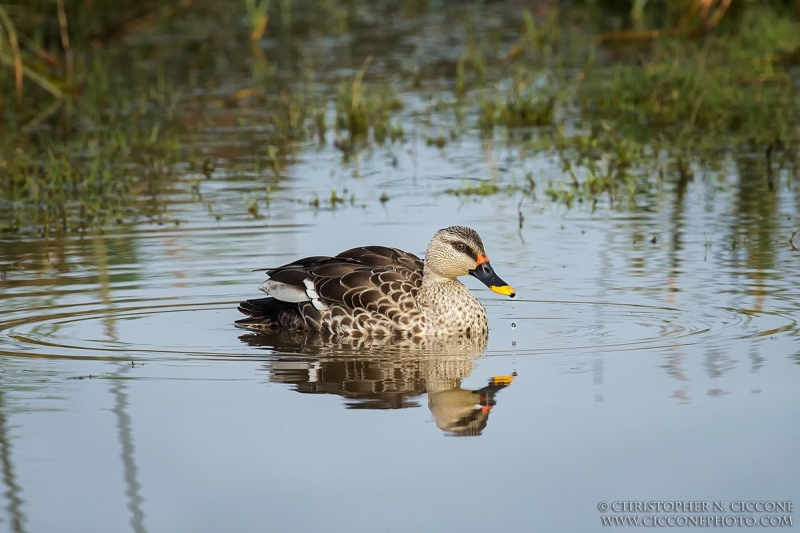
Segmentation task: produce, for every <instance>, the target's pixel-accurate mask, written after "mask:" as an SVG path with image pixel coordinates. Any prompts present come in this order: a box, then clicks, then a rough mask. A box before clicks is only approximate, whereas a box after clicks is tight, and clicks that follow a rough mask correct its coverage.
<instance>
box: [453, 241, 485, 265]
mask: <svg viewBox="0 0 800 533" xmlns="http://www.w3.org/2000/svg"><path fill="white" fill-rule="evenodd" d="M451 244H452V245H453V248H455V249H456V252H459V253H462V254H467V255H468V256H470V257H471V258H472V259H474V260H475V261H477V260H478V254H477V253H475V250H473V249H472V247H471V246H470V245H468V244H466V243H463V242H454V243H451ZM459 244H461V245H463V246H464V249H463V250H459V249H458V245H459Z"/></svg>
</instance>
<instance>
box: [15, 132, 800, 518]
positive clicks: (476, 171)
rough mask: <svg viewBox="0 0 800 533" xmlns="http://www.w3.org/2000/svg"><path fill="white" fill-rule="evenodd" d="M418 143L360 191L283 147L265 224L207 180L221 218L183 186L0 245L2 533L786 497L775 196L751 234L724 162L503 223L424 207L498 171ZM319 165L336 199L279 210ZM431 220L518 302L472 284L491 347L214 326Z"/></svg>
mask: <svg viewBox="0 0 800 533" xmlns="http://www.w3.org/2000/svg"><path fill="white" fill-rule="evenodd" d="M411 147H412V149H413V150H414V151H416V153H415V155H414V160H415V162H412V161H411V156H409V155H408V154H403V153H402V152H400V153H399V154H398V156H399V157H400V163H399V164H398V165H397V166H396V167H395V166H391V165H389V164H387V163H386V159H387V158H386V157H385V154H381V153H379V152H376V153H375V154H374V155H373V156H372V157H370V158H365V160H363V161H361V166H360V169H359V172H360V174H361V176H362V177H354V176H353V174H354V171H353V168H352V167H348V166H346V165H344V166H343V165H342V164H341V162H340V161H339V160H338V158H337V155H336V154H335V152H334V151H333V149H327V150H324V151H323V152H322V153H318V152H317V153H315V152H306V153H305V154H304V155H303V156H302V157H301V158H300V161H299V162H298V164H297V165H296V166H293V167H292V168H290V169H289V170H288V171H287V172H288V176H287V178H286V183H287V185H286V187H285V188H283V189H281V190H280V191H278V192H276V193H274V195H273V198H272V201H271V204H270V206H269V208H268V209H267V210H266V211H265V212H262V214H263V215H264V218H261V219H258V220H255V219H252V218H248V216H247V214H246V210H245V209H244V208H243V206H242V204H241V200H240V197H241V189H242V188H247V186H251V187H256V186H258V185H257V184H258V178H257V177H253V179H252V183H242V182H241V180H238V181H230V180H227V179H226V178H225V177H224V176H222V175H220V176H216V177H213V178H212V179H211V180H208V181H206V182H203V183H202V185H201V191H202V192H203V193H204V195H205V197H204V198H206V199H207V198H209V197H213V198H214V201H215V202H216V204H217V205H229V206H230V207H229V208H228V209H227V210H226V211H224V212H223V214H224V216H223V217H222V218H221V219H220V220H216V218H215V217H213V216H211V215H210V214H209V212H208V210H207V209H206V207H205V205H204V204H203V203H202V202H198V201H196V200H195V201H192V199H191V194H190V192H189V191H188V190H185V191H180V190H179V191H177V192H176V193H175V194H174V195H172V196H171V197H170V202H171V203H172V206H171V208H170V209H171V211H170V212H171V213H172V216H173V218H174V219H177V220H179V221H180V223H179V224H177V225H176V224H175V223H172V222H170V223H166V224H164V225H157V224H141V225H134V226H130V227H125V228H121V229H115V230H110V231H108V232H106V233H103V234H95V235H87V236H84V237H71V238H68V239H66V240H62V241H51V242H49V243H48V244H46V245H44V244H42V241H41V239H31V240H29V241H25V240H23V241H21V242H5V243H4V247H3V250H4V254H5V257H4V258H3V259H4V261H5V264H6V272H5V279H4V281H2V287H3V290H2V292H0V298H1V299H2V307H3V313H2V315H0V317H1V318H0V335H1V336H0V353H2V359H0V364H2V388H1V389H0V390H2V397H1V399H2V409H0V411H1V412H2V419H0V431H1V432H2V433H1V434H0V443H1V444H2V447H1V448H0V452H1V453H2V471H3V485H4V490H3V496H2V506H3V508H4V515H3V518H2V520H3V521H2V522H1V523H2V525H3V528H4V529H6V530H9V531H76V532H77V531H82V532H83V531H124V530H128V529H133V530H134V531H222V530H237V531H257V530H259V531H260V530H264V529H265V528H267V529H269V530H274V531H290V530H291V531H309V530H317V529H326V530H330V531H350V530H367V531H384V530H385V531H412V530H414V531H416V530H420V529H421V530H425V531H443V530H451V529H455V528H466V527H469V528H476V527H477V528H488V527H499V525H502V529H504V530H508V531H529V530H531V529H533V528H540V529H545V530H548V531H576V530H581V531H591V530H597V529H601V528H602V526H601V524H600V516H601V513H600V512H599V511H597V505H598V503H599V502H601V501H606V502H613V501H621V500H635V501H649V500H700V501H717V502H725V503H726V505H728V504H730V502H733V501H735V500H782V501H784V500H792V499H793V498H795V497H796V495H797V492H798V482H797V475H796V474H797V471H798V470H797V468H798V466H800V464H799V462H798V459H797V454H796V448H797V444H798V442H799V441H800V430H798V428H797V425H796V424H794V423H793V422H792V421H793V420H795V419H796V417H797V415H798V410H799V409H798V406H800V401H799V400H800V392H798V391H800V388H798V387H797V382H798V378H800V375H799V373H800V366H798V361H800V351H799V349H798V346H800V344H798V334H799V333H800V328H799V327H798V324H797V317H798V304H799V303H800V289H798V287H799V286H800V285H798V283H797V281H798V274H797V272H798V268H797V266H798V263H797V261H798V252H797V250H796V249H793V248H792V247H791V245H790V243H789V241H788V238H789V236H790V235H791V232H792V231H794V229H793V228H796V227H797V226H796V224H797V222H796V221H797V216H798V212H797V207H796V206H797V197H796V194H795V193H794V191H793V190H792V189H789V188H786V187H783V188H781V190H780V191H779V192H777V193H775V194H774V197H773V199H772V201H773V202H774V203H775V205H774V209H773V211H772V213H768V214H766V215H760V214H750V212H749V211H748V207H747V206H749V205H756V206H757V205H759V203H758V201H757V198H755V197H747V196H746V193H742V191H741V187H738V186H737V182H738V180H740V179H742V178H741V176H738V175H736V174H735V173H731V175H730V176H728V178H727V179H726V180H725V183H724V184H723V185H724V186H720V184H719V183H718V182H713V181H706V180H704V179H702V177H698V178H697V179H696V180H695V182H693V183H691V184H690V185H689V187H688V189H687V191H686V193H685V195H684V196H683V198H682V201H681V203H680V204H678V200H676V198H677V195H676V194H675V192H674V191H672V190H671V189H670V187H669V186H665V190H664V192H663V194H662V195H660V196H659V197H657V198H655V199H652V200H650V206H649V208H648V209H641V210H639V211H636V212H633V213H631V212H628V211H625V212H618V211H614V210H611V209H609V208H608V207H607V206H603V205H601V206H600V208H598V209H596V210H595V211H594V212H592V210H591V209H589V208H588V207H586V208H584V207H581V206H578V208H576V209H573V210H566V209H565V208H563V207H561V206H558V205H557V204H552V203H550V202H549V200H544V199H537V200H535V201H532V200H527V201H526V202H523V204H522V208H521V210H522V212H523V214H524V217H525V219H524V224H523V228H522V230H521V232H519V233H518V231H517V227H518V213H517V204H518V201H519V198H518V197H515V196H507V195H503V194H501V195H496V196H492V197H488V198H478V199H468V200H464V199H463V198H458V197H454V196H452V195H448V194H443V193H441V192H440V191H442V190H444V189H446V188H447V187H448V186H449V184H450V183H451V182H452V181H454V180H453V179H452V178H450V176H463V175H466V176H471V175H480V173H481V172H483V171H485V170H482V169H486V168H487V167H488V168H489V171H492V168H493V165H494V164H495V163H494V162H493V161H495V160H494V159H493V158H491V157H488V158H487V154H491V153H492V147H491V146H489V147H487V146H485V145H484V146H483V147H482V146H481V141H479V140H478V139H477V138H473V139H472V140H470V141H464V142H463V143H462V144H460V145H457V146H451V147H449V148H448V149H447V150H446V151H445V152H439V150H438V149H435V148H430V147H427V146H421V145H420V144H419V143H418V144H416V145H414V144H412V145H411ZM512 156H513V154H512ZM529 164H534V163H529ZM539 164H541V168H542V169H544V170H541V172H548V170H547V168H548V167H547V162H546V161H540V162H539ZM414 165H416V167H415V166H414ZM331 169H333V172H332V171H331ZM331 173H333V174H335V177H334V178H333V180H334V182H335V183H334V186H340V187H346V188H347V189H348V191H352V192H353V194H355V195H356V197H357V199H356V201H355V205H349V204H348V203H346V204H345V205H339V206H337V207H336V208H335V209H331V208H322V209H315V208H313V207H310V206H308V205H307V204H305V203H298V202H296V201H294V199H295V198H296V197H298V196H299V195H301V194H302V191H309V190H320V191H324V188H325V187H328V186H329V185H326V181H327V180H330V179H331V178H330V175H331ZM507 174H509V175H510V172H508V173H507ZM501 179H512V178H510V177H509V176H508V175H505V176H501ZM187 187H188V186H187ZM383 191H385V192H386V193H387V194H388V196H389V197H390V200H389V201H388V202H386V203H381V202H380V201H379V200H378V199H377V198H378V196H379V195H380V194H381V192H383ZM743 194H745V196H742V195H743ZM757 194H759V195H760V194H762V192H761V191H759V192H758V193H757ZM712 197H713V198H712ZM323 204H324V203H323ZM361 204H363V205H364V206H363V207H362V205H361ZM742 206H744V207H742ZM323 207H325V206H324V205H323ZM450 224H466V225H469V226H471V227H473V228H476V229H478V230H479V232H480V233H481V235H482V237H483V239H484V241H485V243H486V246H487V251H488V253H489V255H490V257H491V258H492V263H493V265H494V266H495V268H496V270H497V272H498V274H500V275H501V276H502V277H503V278H504V279H506V280H507V281H508V282H509V283H511V284H512V285H513V286H514V287H515V288H516V289H517V291H518V294H519V296H518V298H517V299H515V300H510V299H507V298H503V297H501V296H498V295H495V294H493V293H491V292H490V291H488V289H485V288H484V287H483V286H482V285H480V283H478V282H477V281H476V280H472V279H468V280H465V283H466V284H467V285H468V286H469V287H470V288H471V289H472V290H473V291H474V292H475V294H477V295H478V296H479V298H480V299H481V300H482V301H483V303H484V304H485V306H486V307H487V309H488V312H489V316H490V323H491V333H490V339H489V343H488V345H487V346H486V347H485V349H481V348H482V347H474V346H469V345H464V344H459V343H457V342H455V343H449V344H448V343H445V344H440V345H437V344H435V343H432V344H429V345H423V346H381V345H380V344H379V343H376V345H366V346H357V345H326V344H324V343H320V342H319V341H318V340H316V341H315V340H314V339H297V338H287V337H286V336H280V335H271V336H270V335H256V334H252V333H248V332H245V331H242V330H238V329H236V328H235V327H234V326H233V322H234V320H236V319H237V318H238V317H239V315H238V313H237V311H236V309H235V307H236V303H237V302H238V301H240V300H242V299H244V298H248V297H253V296H256V295H257V291H256V287H257V285H258V284H259V283H260V282H261V281H262V280H263V274H262V273H259V272H252V271H251V270H252V269H254V268H258V267H264V266H270V265H276V264H281V263H283V262H287V261H289V260H291V259H293V258H296V257H299V256H304V255H314V254H320V253H321V254H333V253H336V252H338V251H341V250H343V249H345V248H348V247H351V246H356V245H361V244H390V245H393V246H397V247H400V248H404V249H407V250H410V251H413V252H416V253H420V254H421V253H423V252H424V249H425V247H426V246H427V243H428V240H429V239H430V237H431V236H432V235H433V233H434V232H435V231H436V230H437V229H439V228H440V227H443V226H446V225H450ZM654 237H655V239H654ZM759 239H760V240H759ZM762 241H763V243H762ZM734 242H736V243H738V245H734V244H733V243H734ZM12 257H13V258H15V260H16V261H18V263H17V264H16V266H15V267H14V268H10V267H9V265H10V261H11V258H12ZM512 324H514V326H512ZM514 374H516V376H515V375H514ZM493 377H500V381H499V382H498V383H499V385H498V386H495V387H494V388H491V387H490V389H491V390H489V389H484V390H483V392H482V393H478V392H474V391H479V390H481V389H483V388H484V387H486V386H487V383H489V381H490V380H491V378H493ZM457 435H469V436H468V437H457ZM610 514H614V513H610ZM726 514H735V513H726Z"/></svg>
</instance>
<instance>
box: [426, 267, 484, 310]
mask: <svg viewBox="0 0 800 533" xmlns="http://www.w3.org/2000/svg"><path fill="white" fill-rule="evenodd" d="M423 272H424V274H423V276H422V287H420V291H419V298H418V299H419V303H420V305H422V306H423V307H425V308H427V309H428V310H430V311H432V312H434V313H437V314H438V313H444V312H446V311H448V310H449V309H450V308H451V307H452V305H453V302H459V301H472V300H474V301H475V302H477V301H478V300H477V298H475V296H474V295H473V294H472V293H471V292H469V289H467V288H466V287H465V286H464V284H463V283H461V282H460V281H458V280H457V279H452V278H446V277H444V276H440V275H438V274H436V273H434V272H430V271H423Z"/></svg>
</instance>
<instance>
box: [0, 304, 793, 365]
mask: <svg viewBox="0 0 800 533" xmlns="http://www.w3.org/2000/svg"><path fill="white" fill-rule="evenodd" d="M236 303H237V301H235V300H234V301H231V300H227V299H226V300H212V301H198V300H195V301H189V302H187V301H186V299H178V298H176V299H175V300H174V301H165V300H164V299H147V298H131V299H128V300H117V301H114V302H113V306H112V307H108V305H103V304H99V303H93V304H86V303H82V304H74V305H60V306H51V307H45V308H42V309H39V310H37V311H36V313H31V312H30V311H27V312H25V311H18V312H15V313H13V315H11V316H6V317H4V319H3V320H2V321H0V332H2V338H1V339H2V340H0V354H3V355H7V356H20V357H49V358H77V359H107V360H130V359H136V360H158V359H184V358H196V357H205V358H231V357H247V358H252V357H265V356H267V357H269V356H272V355H280V354H285V353H298V352H300V353H308V354H315V355H318V354H319V348H318V345H315V346H316V347H314V348H313V349H312V348H311V344H310V343H308V342H305V341H304V342H299V343H298V342H297V341H295V342H290V341H288V340H286V339H283V340H281V338H280V337H272V338H270V339H269V341H268V342H267V341H265V342H253V339H252V338H251V337H250V336H248V335H246V334H243V333H244V332H243V331H242V330H239V329H236V328H235V327H234V326H233V322H234V320H236V319H237V318H238V317H239V314H238V313H237V312H236V309H235V307H236ZM488 307H489V314H490V317H492V318H491V325H492V330H491V334H490V344H489V350H488V351H486V352H485V353H486V354H487V355H502V354H511V353H513V354H515V355H536V354H542V353H553V352H573V351H595V352H596V351H605V352H616V351H628V350H644V349H648V350H650V349H658V348H667V347H675V346H686V345H696V344H700V343H701V342H702V343H703V344H706V345H708V344H709V343H710V344H714V343H715V342H717V341H730V340H731V339H741V338H742V337H752V338H755V337H757V336H759V335H763V334H764V331H767V332H770V331H771V332H776V331H777V332H786V331H795V330H796V329H797V322H796V321H795V320H794V319H792V318H791V317H787V316H783V315H779V314H775V313H772V314H762V315H761V317H760V318H759V317H754V315H753V314H752V313H748V312H744V311H740V310H737V309H732V308H708V307H706V308H704V309H703V311H702V312H701V311H692V310H684V309H678V308H672V307H665V306H646V305H636V304H624V303H611V302H587V301H535V300H521V301H517V302H514V307H513V308H511V310H510V311H509V310H508V309H507V308H504V307H502V306H501V305H500V302H494V301H490V302H489V303H488ZM710 311H711V312H710ZM499 315H504V316H499ZM759 320H760V322H759ZM754 321H756V323H755V324H754ZM512 322H513V323H514V324H516V327H515V328H513V329H512V328H511V323H512ZM303 346H305V347H306V348H307V349H304V348H303ZM347 353H348V348H347V347H346V346H345V347H343V348H341V349H340V350H338V351H337V354H338V355H345V356H346V355H347ZM351 353H354V354H355V352H351Z"/></svg>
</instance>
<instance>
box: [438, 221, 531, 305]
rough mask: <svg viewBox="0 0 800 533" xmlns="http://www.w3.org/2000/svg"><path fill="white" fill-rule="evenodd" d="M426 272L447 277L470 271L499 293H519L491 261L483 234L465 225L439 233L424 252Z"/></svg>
mask: <svg viewBox="0 0 800 533" xmlns="http://www.w3.org/2000/svg"><path fill="white" fill-rule="evenodd" d="M425 271H426V272H431V273H433V274H436V275H437V276H440V277H443V278H448V279H455V278H457V277H458V276H466V275H467V274H469V275H471V276H475V277H476V278H478V279H479V280H481V282H483V284H484V285H486V286H487V287H489V288H490V289H491V290H493V291H494V292H496V293H498V294H504V295H506V296H510V297H512V298H513V297H514V296H516V294H517V293H516V291H515V290H514V289H513V288H511V286H510V285H509V284H508V283H506V282H505V281H503V280H502V279H500V277H499V276H498V275H497V274H496V273H495V271H494V269H493V268H492V265H490V264H489V258H488V257H487V255H486V250H485V249H484V247H483V241H482V240H481V237H480V235H478V233H477V232H476V231H475V230H474V229H471V228H467V227H464V226H450V227H449V228H444V229H441V230H439V231H438V232H436V235H434V236H433V240H432V241H431V243H430V244H429V245H428V251H427V252H426V253H425Z"/></svg>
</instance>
